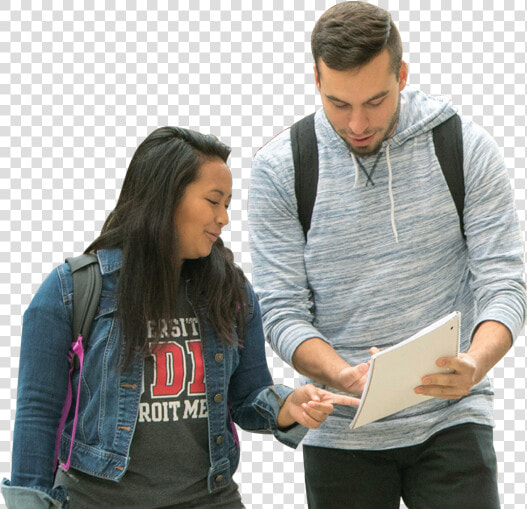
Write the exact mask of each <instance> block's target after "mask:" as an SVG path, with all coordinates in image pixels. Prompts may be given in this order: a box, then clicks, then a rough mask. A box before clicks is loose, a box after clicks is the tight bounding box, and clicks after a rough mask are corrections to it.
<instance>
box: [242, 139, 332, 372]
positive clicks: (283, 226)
mask: <svg viewBox="0 0 527 509" xmlns="http://www.w3.org/2000/svg"><path fill="white" fill-rule="evenodd" d="M285 137H287V138H285ZM279 156H280V157H279ZM249 239H250V244H251V257H252V263H253V283H254V286H255V289H256V292H257V294H258V297H259V299H260V306H261V308H262V315H263V323H264V329H265V332H266V337H267V340H268V341H269V343H270V345H271V348H272V349H273V350H274V351H275V352H277V353H278V355H279V356H280V357H281V358H282V359H283V360H284V361H285V362H287V363H288V364H291V365H292V357H293V354H294V352H295V350H296V348H297V347H298V346H299V345H300V344H301V343H302V342H304V341H306V340H307V339H309V338H312V337H318V338H321V339H323V340H324V341H327V339H326V338H324V336H322V335H321V333H320V332H319V331H318V330H317V329H316V328H315V327H314V326H313V319H314V315H313V310H314V305H313V300H312V294H311V291H310V290H309V287H308V283H307V275H306V268H305V263H304V248H305V239H304V233H303V231H302V227H301V225H300V222H299V220H298V216H297V204H296V198H295V193H294V170H293V162H292V155H291V143H290V142H289V131H286V132H285V133H283V135H282V137H281V138H280V139H275V140H273V141H272V142H271V143H270V144H268V145H267V146H266V147H265V148H264V149H262V150H261V151H260V152H259V153H258V154H257V155H256V157H255V159H254V161H253V166H252V174H251V184H250V188H249Z"/></svg>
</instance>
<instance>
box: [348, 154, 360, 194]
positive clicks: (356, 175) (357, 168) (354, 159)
mask: <svg viewBox="0 0 527 509" xmlns="http://www.w3.org/2000/svg"><path fill="white" fill-rule="evenodd" d="M350 155H351V158H352V159H353V164H354V165H355V183H354V184H353V189H356V188H357V184H358V183H359V167H358V165H357V158H356V157H355V154H354V153H353V152H350Z"/></svg>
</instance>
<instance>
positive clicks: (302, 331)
mask: <svg viewBox="0 0 527 509" xmlns="http://www.w3.org/2000/svg"><path fill="white" fill-rule="evenodd" d="M454 113H455V111H454V109H453V108H452V106H451V105H450V104H449V103H448V102H447V101H445V100H443V99H436V98H432V97H429V96H426V95H425V94H423V93H421V92H419V91H416V90H410V89H408V88H407V89H406V90H404V91H403V92H402V94H401V112H400V116H399V122H398V125H397V128H396V131H395V133H394V134H393V136H391V137H390V138H389V139H388V140H386V141H385V142H384V143H383V146H382V148H381V153H380V156H379V159H378V163H377V166H376V169H375V172H374V174H373V176H372V180H373V182H374V185H371V183H369V182H368V179H367V177H366V176H365V174H364V172H363V171H361V170H360V169H359V167H358V161H357V160H356V159H355V156H352V155H350V152H349V150H348V148H347V146H346V144H345V143H344V142H343V141H342V139H341V138H340V137H339V136H338V135H337V134H336V133H335V131H334V129H333V128H332V126H331V124H330V123H329V122H328V120H327V118H326V116H325V114H324V112H323V110H322V109H321V110H319V111H318V112H317V114H316V118H315V126H316V133H317V139H318V149H319V160H320V175H319V183H318V194H317V200H316V203H315V207H314V209H313V217H312V223H311V229H310V231H309V234H308V238H307V243H306V242H305V240H304V235H303V232H302V228H301V226H300V223H299V222H298V218H297V212H296V199H295V193H294V171H293V162H292V155H291V143H290V138H289V130H286V131H284V132H283V133H281V134H280V135H278V136H277V137H276V138H274V139H273V140H271V141H270V142H269V143H268V144H267V145H266V146H265V147H263V148H262V149H261V150H260V151H259V152H258V153H257V154H256V156H255V159H254V162H253V169H252V177H251V186H250V193H249V226H250V241H251V254H252V262H253V282H254V286H255V289H256V291H257V293H258V295H259V298H260V304H261V307H262V312H263V320H264V327H265V330H266V334H267V337H268V340H269V342H270V344H271V346H272V348H273V349H274V350H275V351H276V352H277V353H278V354H279V355H280V357H282V358H283V359H284V360H285V361H286V362H288V363H289V364H291V358H292V355H293V353H294V351H295V349H296V348H297V347H298V345H299V344H300V343H302V342H303V341H305V340H306V339H308V338H311V337H320V338H322V339H324V340H325V341H327V342H328V343H330V344H331V345H333V347H334V348H335V350H336V351H337V352H338V353H339V354H340V355H341V356H342V357H343V358H344V359H346V361H348V362H349V363H350V364H352V365H355V364H357V363H360V362H364V361H367V360H368V357H369V353H368V348H369V347H370V346H377V347H379V348H383V347H387V346H390V345H393V344H395V343H398V342H399V341H401V340H403V339H406V338H407V337H409V336H411V335H412V334H414V333H415V332H417V331H418V330H419V329H421V328H423V327H425V326H427V325H429V324H430V323H432V322H434V321H435V320H436V319H438V318H440V317H442V316H444V315H446V314H448V313H449V312H451V311H454V310H457V311H461V316H462V330H461V350H462V351H466V350H467V349H468V347H469V344H470V339H471V336H472V334H473V331H474V329H475V327H477V325H478V324H480V323H481V322H482V321H485V320H496V321H499V322H501V323H503V324H504V325H506V326H507V327H508V328H509V329H510V331H511V332H512V335H513V337H516V336H517V335H518V334H519V333H520V331H521V329H522V327H523V324H524V321H525V308H526V302H525V283H524V281H523V245H522V240H521V234H520V230H519V223H518V219H517V215H516V211H515V208H514V200H513V195H512V192H511V188H510V182H509V178H508V175H507V170H506V168H505V166H504V162H503V158H502V156H501V155H500V152H499V150H498V148H497V146H496V144H495V143H494V141H493V140H492V139H491V137H490V136H489V135H488V134H487V133H486V131H484V130H483V129H481V128H480V127H478V126H476V125H475V124H473V123H471V122H466V121H464V122H463V142H464V173H465V189H466V191H465V193H466V198H465V211H464V222H465V233H466V235H467V241H466V243H465V241H464V240H463V237H462V234H461V230H460V226H459V218H458V215H457V211H456V208H455V205H454V202H453V201H452V197H451V195H450V192H449V190H448V187H447V185H446V182H445V180H444V177H443V174H442V172H441V168H440V166H439V163H438V161H437V159H436V156H435V152H434V145H433V140H432V132H431V130H432V128H433V127H435V126H436V125H438V124H439V123H441V122H443V121H444V120H446V119H447V118H449V117H450V116H452V115H453V114H454ZM376 158H377V156H372V157H365V158H363V159H361V161H360V162H362V164H363V165H364V167H365V169H366V170H367V171H368V172H369V171H371V168H372V166H373V164H374V161H375V159H376ZM308 281H309V284H308ZM492 397H493V391H492V388H491V385H490V382H489V380H488V379H484V380H483V381H482V382H481V383H480V384H478V385H477V386H475V387H474V388H473V390H472V393H471V394H470V395H469V396H467V397H465V398H463V399H461V400H460V401H454V400H449V401H447V400H442V399H431V400H429V401H426V402H424V403H421V404H419V405H416V406H413V407H411V408H409V409H407V410H405V411H403V412H400V413H397V414H394V415H393V416H390V417H388V418H386V419H383V420H381V421H378V422H376V423H372V424H369V425H366V426H364V427H361V428H358V429H357V430H354V431H350V430H349V429H348V425H349V423H350V421H351V419H352V417H353V414H354V412H355V408H352V407H342V406H337V407H336V410H335V412H334V413H333V414H332V415H331V416H330V417H329V418H328V419H327V421H326V422H325V423H324V424H323V425H322V426H321V427H320V428H319V429H318V430H311V431H310V432H309V433H308V435H307V437H306V439H305V441H304V443H305V444H308V445H322V446H327V447H338V448H343V449H353V448H355V449H386V448H392V447H404V446H409V445H413V444H417V443H420V442H423V441H424V440H426V439H427V438H428V437H429V436H430V435H432V434H433V433H435V432H437V431H439V430H440V429H443V428H445V427H448V426H452V425H455V424H460V423H464V422H475V423H480V424H489V425H491V424H492V423H493V419H492Z"/></svg>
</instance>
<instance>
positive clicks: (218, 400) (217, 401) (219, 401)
mask: <svg viewBox="0 0 527 509" xmlns="http://www.w3.org/2000/svg"><path fill="white" fill-rule="evenodd" d="M214 401H215V402H216V403H221V402H222V401H223V396H222V395H221V394H216V395H215V396H214Z"/></svg>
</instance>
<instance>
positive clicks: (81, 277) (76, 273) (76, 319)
mask: <svg viewBox="0 0 527 509" xmlns="http://www.w3.org/2000/svg"><path fill="white" fill-rule="evenodd" d="M66 262H67V263H68V264H69V266H70V268H71V273H72V275H73V341H76V340H77V338H78V337H79V336H82V338H83V340H82V343H83V345H84V347H85V346H86V341H87V340H88V336H89V333H90V327H91V324H92V322H93V318H94V317H95V313H96V311H97V307H98V305H99V299H100V297H101V289H102V275H101V271H100V270H99V264H98V262H97V256H96V255H95V254H93V253H89V254H82V255H80V256H76V257H73V258H67V259H66Z"/></svg>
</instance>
